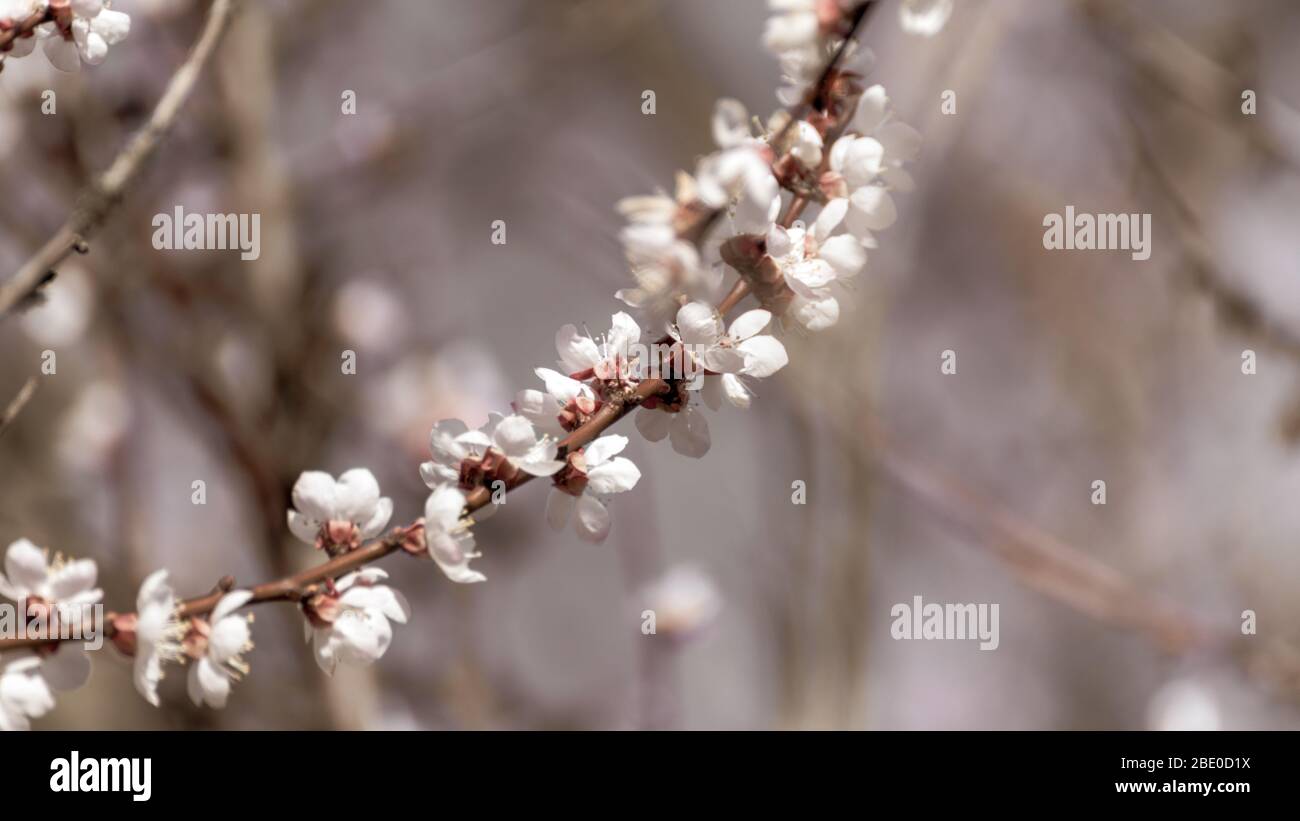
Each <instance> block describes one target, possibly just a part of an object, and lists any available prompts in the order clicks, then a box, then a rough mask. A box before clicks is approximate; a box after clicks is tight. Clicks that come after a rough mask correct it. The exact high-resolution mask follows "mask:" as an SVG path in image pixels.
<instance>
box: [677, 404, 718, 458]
mask: <svg viewBox="0 0 1300 821" xmlns="http://www.w3.org/2000/svg"><path fill="white" fill-rule="evenodd" d="M676 416H677V418H676V419H674V420H673V422H672V425H671V426H670V427H669V429H668V436H669V439H670V441H671V442H672V443H673V450H675V451H677V452H678V453H680V454H681V455H683V456H689V457H691V458H692V459H698V458H700V457H701V456H703V455H704V454H706V453H708V452H709V445H710V441H709V421H708V420H707V419H705V418H704V414H702V413H700V412H699V411H697V410H695V408H693V407H691V406H689V405H688V406H687V407H686V408H685V409H683V410H682V411H680V412H679V413H677V414H676Z"/></svg>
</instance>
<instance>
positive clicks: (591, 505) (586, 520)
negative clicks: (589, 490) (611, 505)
mask: <svg viewBox="0 0 1300 821" xmlns="http://www.w3.org/2000/svg"><path fill="white" fill-rule="evenodd" d="M576 508H577V516H575V517H574V520H573V522H574V524H573V526H574V530H576V531H577V533H578V538H580V539H582V540H583V541H588V542H593V543H595V544H599V543H601V542H603V541H605V539H606V538H607V537H608V536H609V529H610V525H611V524H612V522H611V521H610V516H609V509H608V508H607V507H605V504H604V503H603V502H601V501H600V500H599V499H597V498H596V497H594V496H589V495H587V494H585V493H584V494H583V495H582V496H580V497H578V503H577V505H576Z"/></svg>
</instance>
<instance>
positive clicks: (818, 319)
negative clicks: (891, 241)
mask: <svg viewBox="0 0 1300 821" xmlns="http://www.w3.org/2000/svg"><path fill="white" fill-rule="evenodd" d="M847 210H848V203H847V202H846V201H844V200H833V201H832V202H830V203H828V204H827V205H826V206H825V207H824V208H823V209H822V211H821V213H820V214H818V216H817V220H816V221H815V222H814V223H813V226H812V228H811V229H808V228H805V227H804V226H803V225H802V224H801V223H798V222H796V223H795V224H794V225H792V226H791V227H790V228H789V229H786V228H782V227H781V226H779V225H775V226H773V227H772V229H771V231H769V232H768V236H767V253H768V255H769V256H771V258H772V259H773V260H774V261H775V262H776V264H777V265H778V266H779V267H780V269H781V274H782V276H783V277H784V278H785V282H786V284H787V285H789V286H790V290H792V291H793V292H794V295H795V296H794V299H793V300H792V301H791V303H790V311H789V315H790V316H791V317H792V318H793V319H794V320H795V321H797V322H798V323H799V324H801V325H803V326H804V327H806V328H808V329H809V330H812V331H819V330H823V329H825V328H829V327H830V326H832V325H834V324H835V323H836V322H837V321H838V320H839V315H840V308H839V300H838V296H837V295H838V292H839V290H840V289H841V288H842V287H843V283H844V282H846V281H848V280H851V279H852V278H853V277H855V276H856V275H857V274H858V273H859V272H860V271H861V270H862V267H863V266H864V265H865V264H866V262H867V253H866V251H865V250H864V249H863V247H862V245H861V244H860V243H859V242H858V240H856V239H855V238H853V237H852V236H849V235H846V234H840V235H838V236H831V232H832V231H833V230H834V229H835V228H836V227H837V226H838V225H839V223H840V222H841V221H842V220H843V219H844V214H845V212H846V211H847Z"/></svg>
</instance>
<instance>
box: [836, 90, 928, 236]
mask: <svg viewBox="0 0 1300 821" xmlns="http://www.w3.org/2000/svg"><path fill="white" fill-rule="evenodd" d="M850 129H851V133H847V134H845V135H843V136H841V137H840V138H839V139H838V140H836V141H835V144H834V145H833V146H831V151H830V171H829V173H828V174H826V175H825V176H824V177H823V179H822V182H821V185H822V190H823V192H824V193H825V194H826V195H827V197H828V198H829V200H830V203H828V205H830V204H834V203H836V202H837V201H838V200H845V201H846V205H847V208H846V210H845V214H844V218H843V219H844V225H845V227H846V228H847V229H848V230H849V232H850V233H852V234H853V235H854V236H855V237H857V238H858V239H859V240H860V241H861V242H862V243H863V245H864V246H866V247H875V240H874V238H873V236H872V232H873V231H880V230H884V229H885V228H888V227H889V226H891V225H893V224H894V221H895V220H896V219H897V218H898V211H897V208H896V207H895V205H894V201H893V198H892V197H890V195H889V192H890V190H899V191H911V190H912V189H913V188H914V187H915V183H914V182H913V180H912V177H911V175H910V174H909V173H908V172H907V171H906V170H905V169H904V168H903V165H904V163H906V162H910V161H912V160H914V159H915V158H916V156H917V154H918V153H919V151H920V145H921V135H920V134H919V133H917V131H916V129H914V128H912V127H911V126H910V125H907V124H906V123H903V122H900V121H898V120H896V119H894V117H893V114H892V112H891V110H890V108H889V97H888V96H887V95H886V94H885V89H884V88H883V87H882V86H880V85H874V86H872V87H870V88H868V89H867V90H866V91H865V92H864V93H863V94H862V97H861V99H860V100H859V101H858V108H857V111H856V112H855V113H854V116H853V120H852V122H851V124H850Z"/></svg>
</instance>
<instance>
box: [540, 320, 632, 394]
mask: <svg viewBox="0 0 1300 821" xmlns="http://www.w3.org/2000/svg"><path fill="white" fill-rule="evenodd" d="M640 341H641V326H640V325H638V324H637V322H636V320H635V319H633V318H632V317H631V316H629V315H628V314H627V313H625V312H623V311H619V312H618V313H616V314H614V315H613V316H612V317H611V318H610V329H609V332H608V333H605V334H602V335H601V336H600V337H598V338H596V339H593V338H592V337H591V335H590V334H585V333H579V331H578V328H577V326H575V325H565V326H563V327H561V328H560V330H558V331H556V332H555V350H556V352H557V353H558V354H559V357H560V359H559V365H560V368H561V370H563V371H565V372H567V373H568V375H569V376H570V377H572V378H574V379H579V380H583V381H586V380H589V379H595V380H597V381H599V382H611V381H612V382H622V383H630V382H634V381H636V370H635V366H634V363H632V362H631V361H630V360H629V358H628V357H629V353H630V351H629V348H630V346H632V345H633V344H635V343H637V342H640Z"/></svg>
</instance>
